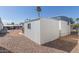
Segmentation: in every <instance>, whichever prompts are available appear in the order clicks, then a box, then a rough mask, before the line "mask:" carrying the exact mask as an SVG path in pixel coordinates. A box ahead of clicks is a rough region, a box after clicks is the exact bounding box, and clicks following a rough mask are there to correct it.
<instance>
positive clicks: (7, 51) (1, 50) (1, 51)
mask: <svg viewBox="0 0 79 59" xmlns="http://www.w3.org/2000/svg"><path fill="white" fill-rule="evenodd" d="M0 53H12V52H11V51H9V50H8V49H6V48H3V47H0Z"/></svg>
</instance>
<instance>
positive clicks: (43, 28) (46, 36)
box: [24, 18, 70, 44]
mask: <svg viewBox="0 0 79 59" xmlns="http://www.w3.org/2000/svg"><path fill="white" fill-rule="evenodd" d="M69 29H70V25H68V24H67V22H66V21H63V20H56V19H51V18H48V19H47V18H40V19H35V20H31V21H27V22H26V23H25V24H24V35H25V36H26V37H28V38H30V39H31V40H32V41H34V42H36V43H38V44H44V43H46V42H49V41H53V40H56V39H57V38H59V34H60V30H61V36H65V35H68V34H69V33H70V30H69Z"/></svg>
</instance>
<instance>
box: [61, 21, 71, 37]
mask: <svg viewBox="0 0 79 59" xmlns="http://www.w3.org/2000/svg"><path fill="white" fill-rule="evenodd" d="M69 34H70V24H69V25H68V22H66V21H61V36H66V35H69Z"/></svg>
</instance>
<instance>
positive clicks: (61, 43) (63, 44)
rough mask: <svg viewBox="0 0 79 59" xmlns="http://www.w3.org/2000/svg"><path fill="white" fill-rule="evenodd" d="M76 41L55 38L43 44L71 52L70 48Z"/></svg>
mask: <svg viewBox="0 0 79 59" xmlns="http://www.w3.org/2000/svg"><path fill="white" fill-rule="evenodd" d="M77 42H78V41H77V40H71V41H66V40H62V39H57V40H54V41H51V42H48V43H46V44H43V46H46V47H50V48H56V49H59V50H63V51H66V52H71V51H72V49H73V48H74V47H75V46H76V45H77Z"/></svg>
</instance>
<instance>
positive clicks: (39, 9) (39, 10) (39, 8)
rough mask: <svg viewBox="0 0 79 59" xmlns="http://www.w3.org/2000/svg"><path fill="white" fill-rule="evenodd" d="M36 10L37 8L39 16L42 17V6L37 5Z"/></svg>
mask: <svg viewBox="0 0 79 59" xmlns="http://www.w3.org/2000/svg"><path fill="white" fill-rule="evenodd" d="M36 10H37V12H38V17H39V18H40V12H41V7H40V6H37V7H36Z"/></svg>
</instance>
